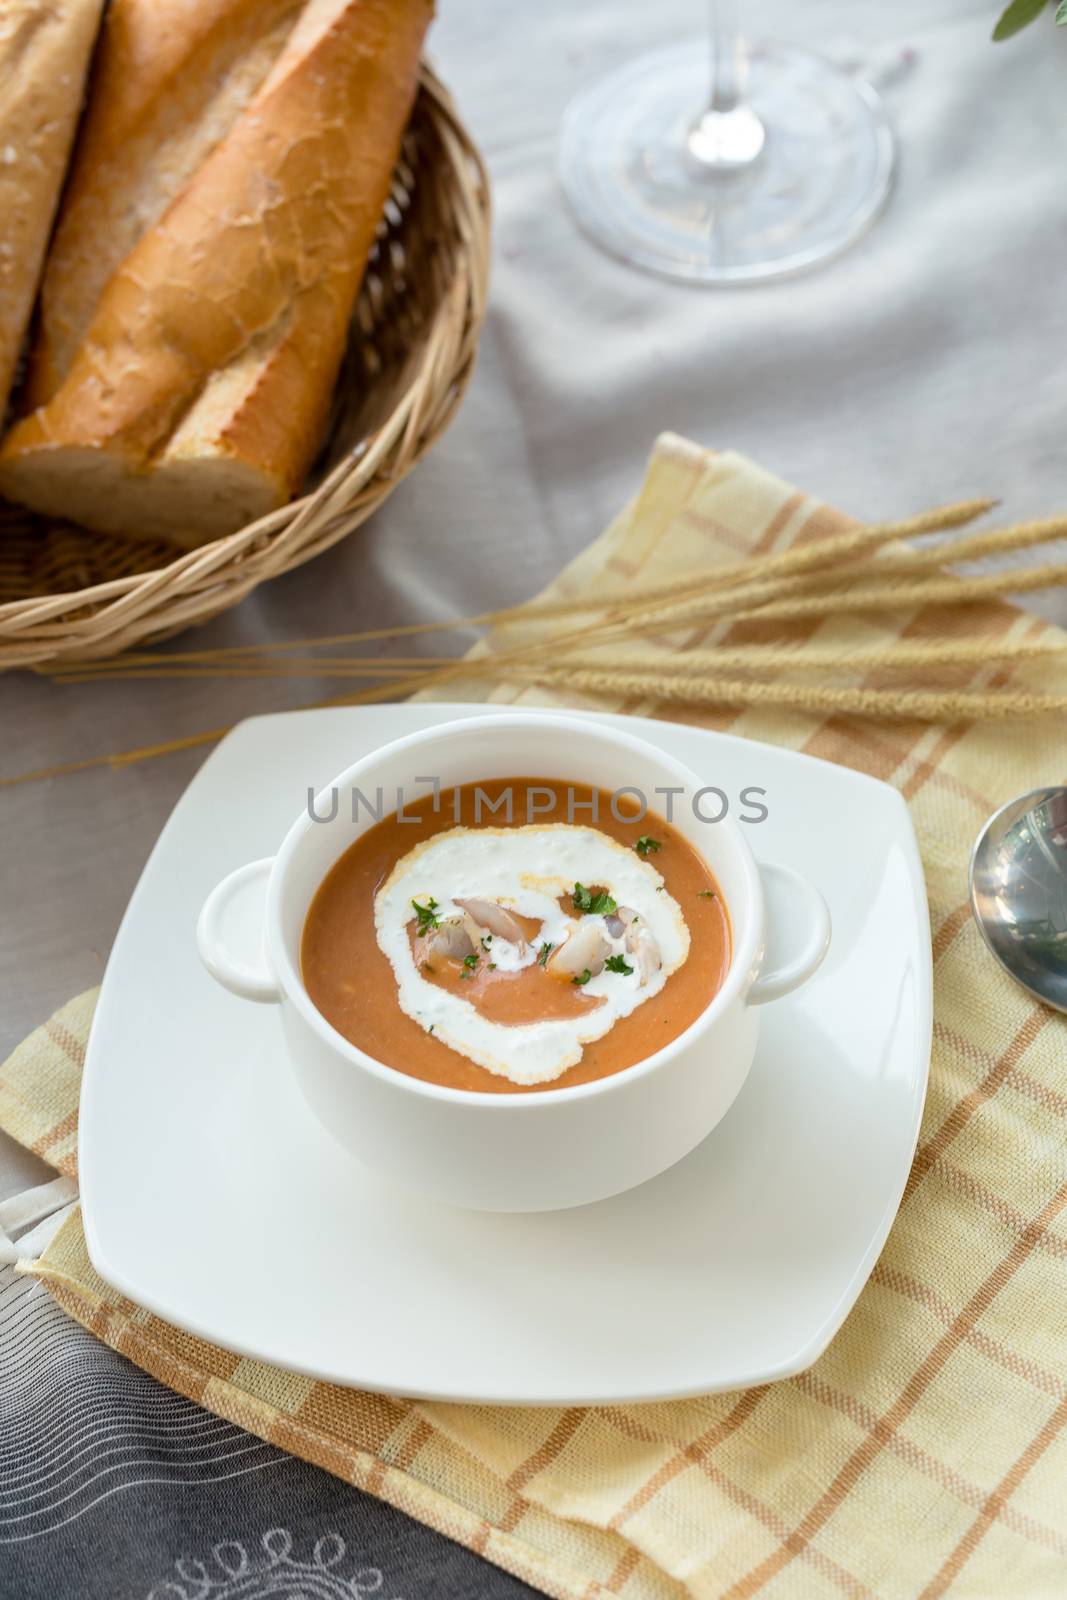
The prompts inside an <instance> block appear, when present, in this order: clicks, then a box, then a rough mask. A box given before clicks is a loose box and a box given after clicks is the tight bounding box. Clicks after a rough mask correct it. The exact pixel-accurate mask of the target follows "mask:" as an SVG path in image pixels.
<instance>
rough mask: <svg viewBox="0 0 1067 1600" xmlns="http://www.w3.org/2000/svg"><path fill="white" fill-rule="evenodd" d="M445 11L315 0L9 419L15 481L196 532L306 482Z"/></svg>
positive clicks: (109, 522)
mask: <svg viewBox="0 0 1067 1600" xmlns="http://www.w3.org/2000/svg"><path fill="white" fill-rule="evenodd" d="M153 5H158V0H153ZM430 15H431V0H307V3H306V4H305V5H304V6H303V8H302V9H301V12H300V15H299V17H298V19H297V21H296V24H295V26H294V27H293V29H292V31H291V33H290V34H289V36H288V38H287V40H286V42H285V44H284V47H283V49H282V51H281V54H280V55H279V56H278V58H277V60H276V61H275V62H274V65H273V66H272V68H271V70H270V72H269V73H268V75H267V77H266V79H265V81H264V82H263V84H262V86H261V87H260V89H259V90H258V92H257V93H256V95H255V96H254V97H253V98H252V99H251V100H250V101H249V103H248V104H247V106H246V107H245V108H244V110H243V111H242V112H241V114H240V115H239V116H238V117H237V119H236V121H235V122H234V123H233V125H232V127H231V128H230V129H229V131H228V132H227V133H226V135H225V136H224V137H223V138H222V139H221V141H220V142H219V143H218V144H217V145H216V147H215V148H214V149H213V150H212V152H211V153H210V154H209V155H208V156H207V158H206V159H205V160H203V161H202V162H201V163H200V165H199V166H198V168H197V170H196V171H195V173H194V174H193V176H192V177H191V178H190V179H189V181H188V183H187V184H186V185H185V187H184V188H182V189H181V190H180V192H179V193H178V194H177V195H176V197H175V198H174V200H173V201H172V202H171V204H170V205H169V206H168V207H167V209H166V210H165V212H164V213H163V215H162V217H161V218H160V219H159V220H158V221H157V222H155V223H154V225H152V226H151V227H149V228H148V230H147V231H146V232H145V233H143V234H142V236H141V237H140V239H139V240H138V242H137V243H136V244H135V245H134V247H133V249H132V250H131V251H130V253H129V254H128V255H127V256H126V258H125V259H124V260H123V261H122V262H121V264H120V265H119V267H118V268H117V270H116V271H115V272H114V273H113V274H112V276H111V278H110V279H109V281H108V282H107V284H106V285H105V287H104V289H103V291H102V293H101V294H100V297H99V300H98V302H97V304H96V307H95V310H94V311H93V314H92V317H91V320H90V321H89V324H88V326H87V328H86V330H85V334H84V337H83V338H82V341H81V343H80V344H79V345H78V346H77V348H76V350H75V352H74V354H73V357H72V359H71V361H70V365H69V368H68V369H67V370H66V372H65V373H64V374H63V375H62V377H61V380H60V382H59V386H58V388H57V389H56V391H55V393H54V394H53V395H52V396H51V397H50V398H49V399H48V401H47V403H46V404H44V405H43V406H42V407H41V408H39V409H38V410H36V411H34V412H33V413H32V414H31V415H30V416H28V417H26V418H24V419H23V420H22V421H21V422H20V423H19V424H17V426H16V427H15V428H14V429H13V430H12V432H11V433H10V434H9V436H8V438H7V440H6V441H5V444H4V447H3V449H2V450H0V491H2V492H3V493H5V494H7V495H9V496H10V497H11V498H13V499H16V500H19V501H22V502H23V503H25V504H27V505H29V506H31V507H33V508H34V509H36V510H40V511H44V512H47V513H50V514H53V515H62V516H65V517H70V518H73V519H74V520H75V521H79V522H82V523H84V524H85V525H86V526H88V527H91V528H98V529H101V530H104V531H108V532H120V533H125V534H129V535H134V536H136V535H143V536H151V537H164V538H169V539H172V540H174V541H175V542H177V543H179V544H181V545H183V546H186V547H189V546H193V545H196V544H200V543H203V542H204V541H205V540H208V539H213V538H216V537H218V536H219V535H221V534H224V533H227V532H229V531H232V530H233V529H235V528H237V527H239V526H241V525H242V524H243V523H245V522H248V521H250V520H252V519H254V518H256V517H258V516H260V515H263V514H264V513H266V512H267V511H270V510H272V509H273V508H275V507H276V506H279V505H282V504H284V502H285V501H286V500H287V499H289V498H290V497H291V495H292V494H293V492H294V490H295V489H296V488H297V487H298V485H299V483H300V480H301V478H302V477H303V475H304V473H305V472H306V470H307V468H308V466H309V464H310V462H311V459H312V457H313V455H314V452H315V449H316V447H317V445H318V443H319V440H320V438H321V434H322V429H323V426H324V424H325V421H326V417H327V414H328V409H329V404H330V398H331V391H332V387H333V384H334V381H335V379H336V375H337V370H338V367H339V365H340V361H341V357H342V355H343V352H344V347H345V342H346V337H347V330H348V324H349V320H350V317H351V314H352V308H353V304H354V301H355V296H356V293H357V290H358V287H359V283H360V280H361V278H362V275H363V271H364V268H365V265H366V260H367V255H368V253H369V251H370V248H371V245H372V244H373V242H374V237H375V233H376V230H377V226H378V222H379V220H380V217H381V213H382V210H383V207H384V205H385V201H386V199H387V198H388V194H389V188H390V184H391V180H392V173H393V168H394V166H395V163H396V159H397V156H398V154H399V148H400V142H401V139H402V136H403V132H404V128H405V126H406V123H407V120H408V117H409V115H410V111H411V106H412V103H413V101H414V97H415V92H416V88H417V83H418V63H419V55H420V50H421V46H422V40H423V37H424V34H425V31H426V28H427V26H428V24H429V21H430Z"/></svg>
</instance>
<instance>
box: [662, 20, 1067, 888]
mask: <svg viewBox="0 0 1067 1600" xmlns="http://www.w3.org/2000/svg"><path fill="white" fill-rule="evenodd" d="M1064 4H1067V0H1064ZM634 849H635V850H636V851H637V853H638V855H639V856H641V857H642V858H644V857H646V856H647V855H648V852H649V851H650V850H652V851H657V850H662V849H663V846H662V844H661V843H660V841H659V840H658V839H653V837H652V835H651V834H650V833H643V834H642V835H641V837H640V839H638V841H637V843H636V844H635V845H634Z"/></svg>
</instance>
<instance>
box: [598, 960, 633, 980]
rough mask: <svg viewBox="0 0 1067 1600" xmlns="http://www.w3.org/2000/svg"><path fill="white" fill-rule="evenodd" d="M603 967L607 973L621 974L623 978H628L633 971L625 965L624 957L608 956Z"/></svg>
mask: <svg viewBox="0 0 1067 1600" xmlns="http://www.w3.org/2000/svg"><path fill="white" fill-rule="evenodd" d="M604 965H605V967H606V968H607V969H608V971H609V972H621V973H622V975H623V977H624V978H628V977H629V976H630V974H631V972H632V971H633V970H634V969H633V967H628V966H627V965H626V957H625V956H609V957H608V959H607V960H606V961H605V963H604Z"/></svg>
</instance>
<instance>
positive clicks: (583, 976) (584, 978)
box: [571, 967, 593, 989]
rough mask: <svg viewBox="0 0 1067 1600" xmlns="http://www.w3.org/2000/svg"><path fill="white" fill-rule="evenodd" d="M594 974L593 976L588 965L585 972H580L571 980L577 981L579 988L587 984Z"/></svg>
mask: <svg viewBox="0 0 1067 1600" xmlns="http://www.w3.org/2000/svg"><path fill="white" fill-rule="evenodd" d="M592 976H593V974H592V973H591V972H590V970H589V968H588V967H586V969H585V971H584V972H580V973H579V974H578V976H577V977H576V978H572V979H571V982H572V983H576V984H577V985H578V987H579V989H581V988H582V987H583V986H584V985H585V984H587V983H588V982H589V980H590V978H591V977H592Z"/></svg>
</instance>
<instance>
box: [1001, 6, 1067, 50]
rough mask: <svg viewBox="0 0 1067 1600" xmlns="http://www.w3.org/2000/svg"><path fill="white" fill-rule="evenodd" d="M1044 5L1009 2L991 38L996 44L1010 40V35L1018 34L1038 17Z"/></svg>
mask: <svg viewBox="0 0 1067 1600" xmlns="http://www.w3.org/2000/svg"><path fill="white" fill-rule="evenodd" d="M1045 5H1046V0H1011V5H1010V6H1008V8H1007V10H1006V11H1004V12H1003V13H1002V14H1001V18H1000V21H999V22H998V23H997V25H996V27H995V28H994V29H993V38H994V39H995V40H996V41H997V43H998V44H999V43H1000V41H1001V40H1002V39H1010V38H1011V36H1012V34H1015V33H1018V32H1019V31H1020V29H1022V28H1025V27H1027V26H1028V25H1029V24H1030V23H1031V22H1033V21H1034V19H1035V18H1036V17H1039V16H1040V15H1041V13H1042V11H1044V9H1045ZM1061 9H1062V8H1061Z"/></svg>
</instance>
